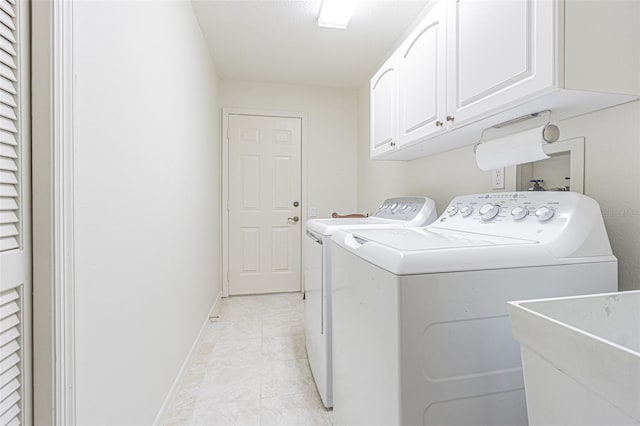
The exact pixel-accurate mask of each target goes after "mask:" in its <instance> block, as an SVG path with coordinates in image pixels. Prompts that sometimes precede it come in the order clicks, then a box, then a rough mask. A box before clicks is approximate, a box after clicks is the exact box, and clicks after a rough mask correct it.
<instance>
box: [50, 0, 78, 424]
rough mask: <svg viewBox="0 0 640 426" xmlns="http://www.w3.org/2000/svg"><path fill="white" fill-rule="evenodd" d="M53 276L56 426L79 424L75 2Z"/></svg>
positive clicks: (58, 125) (59, 89)
mask: <svg viewBox="0 0 640 426" xmlns="http://www.w3.org/2000/svg"><path fill="white" fill-rule="evenodd" d="M52 27H53V56H52V63H53V76H52V86H53V100H52V106H51V107H52V111H53V129H52V133H53V138H52V144H53V200H54V204H53V210H54V211H53V241H54V247H53V262H54V267H53V270H54V271H53V273H54V277H53V278H54V279H53V283H54V325H53V326H54V342H55V343H54V345H55V349H54V350H55V357H56V363H55V419H56V424H60V425H66V426H74V425H75V424H76V383H75V266H74V265H75V262H74V259H75V256H74V193H73V189H74V162H73V161H74V144H73V143H74V141H73V117H74V111H73V81H74V76H73V2H72V1H57V2H53V26H52Z"/></svg>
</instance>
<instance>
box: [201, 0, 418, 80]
mask: <svg viewBox="0 0 640 426" xmlns="http://www.w3.org/2000/svg"><path fill="white" fill-rule="evenodd" d="M192 2H193V5H194V9H195V11H196V15H197V17H198V21H199V22H200V26H201V27H202V31H203V32H204V35H205V38H206V40H207V44H208V45H209V49H210V51H211V54H212V56H213V58H214V62H215V64H216V70H217V71H218V75H219V77H220V78H222V79H238V80H252V81H266V82H278V83H290V84H306V85H314V86H328V87H339V88H352V89H355V88H359V87H360V86H362V84H363V83H364V82H366V81H368V80H369V78H370V77H371V75H372V74H373V73H374V72H375V70H376V69H377V68H378V67H379V66H380V65H381V63H382V61H383V60H384V59H385V58H386V57H387V56H388V54H389V53H390V52H391V49H392V47H393V46H394V44H395V43H396V41H397V40H398V39H399V38H400V37H401V36H402V35H403V34H404V33H405V31H406V30H407V28H408V27H409V26H410V25H411V23H412V22H413V21H414V20H415V19H416V17H418V16H419V15H420V14H421V12H422V10H423V9H424V7H425V5H426V3H427V0H395V1H390V0H359V1H358V6H357V8H356V11H355V13H354V15H353V17H352V18H351V22H350V24H349V27H348V28H347V29H346V30H339V29H332V28H320V27H318V25H317V18H318V12H319V11H320V5H321V3H322V2H321V0H279V1H277V0H192Z"/></svg>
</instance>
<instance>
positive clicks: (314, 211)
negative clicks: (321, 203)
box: [309, 206, 318, 217]
mask: <svg viewBox="0 0 640 426" xmlns="http://www.w3.org/2000/svg"><path fill="white" fill-rule="evenodd" d="M316 216H318V208H317V207H316V206H309V217H316Z"/></svg>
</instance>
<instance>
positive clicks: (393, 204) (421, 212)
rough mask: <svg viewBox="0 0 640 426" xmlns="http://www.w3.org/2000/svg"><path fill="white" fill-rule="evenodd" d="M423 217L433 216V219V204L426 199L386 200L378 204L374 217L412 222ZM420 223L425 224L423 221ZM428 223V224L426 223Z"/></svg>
mask: <svg viewBox="0 0 640 426" xmlns="http://www.w3.org/2000/svg"><path fill="white" fill-rule="evenodd" d="M425 215H427V216H428V215H433V218H434V219H435V216H436V213H435V203H434V201H433V200H431V199H430V198H426V197H395V198H387V199H386V200H384V203H382V204H380V207H378V210H377V211H376V212H375V213H374V214H372V216H374V217H380V218H384V219H394V220H403V221H407V222H409V221H413V220H416V219H418V218H420V217H423V216H425ZM421 222H423V223H425V222H424V221H423V220H421ZM427 223H430V222H427Z"/></svg>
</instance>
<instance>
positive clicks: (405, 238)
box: [353, 228, 538, 252]
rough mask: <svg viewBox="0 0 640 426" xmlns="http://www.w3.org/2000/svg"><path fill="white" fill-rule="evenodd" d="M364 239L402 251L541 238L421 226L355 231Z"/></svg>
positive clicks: (453, 247) (498, 243) (488, 244)
mask: <svg viewBox="0 0 640 426" xmlns="http://www.w3.org/2000/svg"><path fill="white" fill-rule="evenodd" d="M353 235H354V238H355V239H356V240H357V241H358V242H360V243H365V242H375V243H378V244H381V245H383V246H386V247H389V248H392V249H395V250H398V251H411V252H415V251H425V250H426V251H429V250H443V249H455V248H466V247H482V246H497V245H511V244H536V243H538V241H532V240H524V239H519V238H505V237H498V236H495V235H485V234H476V233H471V232H459V231H453V230H440V229H439V230H437V231H433V230H429V228H417V229H406V228H405V229H363V230H356V231H354V232H353Z"/></svg>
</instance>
